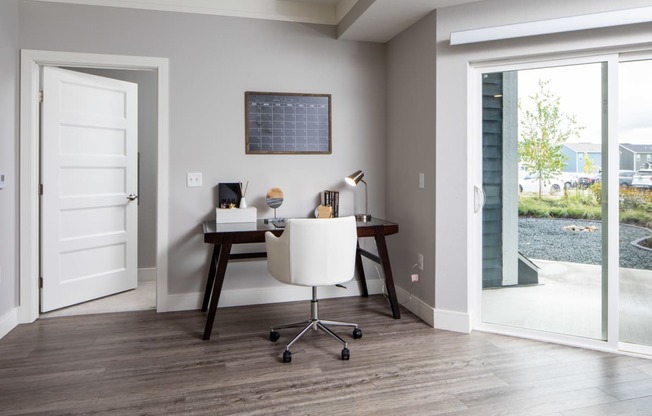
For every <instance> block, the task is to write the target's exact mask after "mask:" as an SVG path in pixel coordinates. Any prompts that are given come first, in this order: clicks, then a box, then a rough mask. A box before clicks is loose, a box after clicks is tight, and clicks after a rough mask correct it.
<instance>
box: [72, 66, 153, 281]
mask: <svg viewBox="0 0 652 416" xmlns="http://www.w3.org/2000/svg"><path fill="white" fill-rule="evenodd" d="M66 69H70V70H73V71H79V72H85V73H87V74H94V75H99V76H102V77H107V78H113V79H119V80H122V81H128V82H133V83H136V84H138V155H139V159H138V164H139V169H138V174H139V175H138V268H139V269H143V268H155V267H156V213H157V211H156V189H157V188H156V187H157V180H156V174H157V171H156V169H157V163H156V161H157V157H158V148H157V146H158V114H157V105H158V93H157V90H156V89H157V85H156V84H157V79H158V78H157V76H156V72H154V71H127V70H124V71H121V70H113V69H91V68H66Z"/></svg>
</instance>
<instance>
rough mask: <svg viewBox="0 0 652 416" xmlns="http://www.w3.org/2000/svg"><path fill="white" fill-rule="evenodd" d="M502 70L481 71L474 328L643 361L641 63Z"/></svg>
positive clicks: (646, 141)
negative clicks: (534, 334) (544, 337)
mask: <svg viewBox="0 0 652 416" xmlns="http://www.w3.org/2000/svg"><path fill="white" fill-rule="evenodd" d="M507 69H508V70H500V71H497V70H493V69H492V70H484V71H481V78H482V80H481V81H482V87H481V90H482V105H481V114H482V153H481V155H482V158H481V159H482V162H481V165H482V169H481V176H482V189H483V190H484V193H485V195H486V203H485V205H484V207H483V208H482V218H481V224H482V225H481V228H482V283H481V289H479V291H478V293H479V294H480V295H479V306H480V310H481V319H480V321H481V322H480V326H482V325H485V326H486V327H491V328H497V327H500V328H513V329H514V330H516V331H522V330H527V331H538V332H539V333H543V332H545V333H549V334H553V335H550V336H548V337H551V339H554V338H555V337H557V336H561V337H567V336H570V337H573V339H575V340H578V339H585V340H586V341H583V342H584V343H588V344H591V343H593V344H592V345H598V344H599V345H604V341H606V342H607V344H608V345H610V348H621V349H626V350H630V351H635V352H641V353H645V354H650V353H651V352H652V348H651V347H652V325H650V322H652V57H650V56H648V57H645V58H642V57H641V56H640V55H639V56H637V57H634V58H631V57H630V58H628V57H627V56H626V55H625V56H620V57H618V56H617V55H610V56H608V57H604V60H602V59H597V58H596V59H595V60H593V61H591V60H590V58H587V59H584V60H577V61H565V62H562V61H558V62H553V63H541V64H527V65H526V64H524V65H522V66H520V67H518V66H515V67H510V68H507ZM578 342H579V341H578ZM596 342H597V343H598V344H595V343H596Z"/></svg>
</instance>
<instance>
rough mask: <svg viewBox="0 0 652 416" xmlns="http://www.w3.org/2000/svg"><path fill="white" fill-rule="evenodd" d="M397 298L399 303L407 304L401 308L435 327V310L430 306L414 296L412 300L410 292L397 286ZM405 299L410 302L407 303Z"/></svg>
mask: <svg viewBox="0 0 652 416" xmlns="http://www.w3.org/2000/svg"><path fill="white" fill-rule="evenodd" d="M396 296H398V301H399V303H401V302H405V304H402V305H401V306H403V307H404V308H406V309H407V310H409V311H410V312H412V313H413V314H415V315H416V316H418V317H419V318H421V320H423V321H424V322H425V323H427V324H428V325H430V326H432V327H434V326H435V308H433V307H432V306H430V305H428V304H427V303H425V302H424V301H422V300H421V299H419V298H418V297H416V296H414V295H412V298H410V292H408V291H407V290H405V289H403V288H402V287H399V286H396ZM403 299H405V300H407V299H410V300H409V301H407V302H406V301H405V300H403Z"/></svg>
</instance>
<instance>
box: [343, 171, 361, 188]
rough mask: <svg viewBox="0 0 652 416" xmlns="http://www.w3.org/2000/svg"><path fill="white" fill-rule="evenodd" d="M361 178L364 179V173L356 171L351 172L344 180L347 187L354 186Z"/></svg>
mask: <svg viewBox="0 0 652 416" xmlns="http://www.w3.org/2000/svg"><path fill="white" fill-rule="evenodd" d="M363 177H364V173H363V172H362V171H361V170H356V171H355V172H353V173H352V174H350V175H349V176H347V177H346V178H344V180H345V181H346V183H348V184H349V185H351V186H356V185H357V184H358V182H360V181H361V180H362V178H363ZM363 182H364V181H363Z"/></svg>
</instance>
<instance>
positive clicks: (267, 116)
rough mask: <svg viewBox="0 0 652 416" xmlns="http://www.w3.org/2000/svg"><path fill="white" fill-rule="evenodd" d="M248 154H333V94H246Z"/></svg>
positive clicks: (246, 147) (251, 92) (248, 92)
mask: <svg viewBox="0 0 652 416" xmlns="http://www.w3.org/2000/svg"><path fill="white" fill-rule="evenodd" d="M245 132H246V133H245V152H246V154H331V153H332V152H333V149H332V138H331V137H332V136H331V95H330V94H299V93H284V92H255V91H246V92H245Z"/></svg>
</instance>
